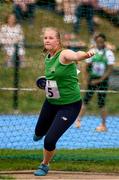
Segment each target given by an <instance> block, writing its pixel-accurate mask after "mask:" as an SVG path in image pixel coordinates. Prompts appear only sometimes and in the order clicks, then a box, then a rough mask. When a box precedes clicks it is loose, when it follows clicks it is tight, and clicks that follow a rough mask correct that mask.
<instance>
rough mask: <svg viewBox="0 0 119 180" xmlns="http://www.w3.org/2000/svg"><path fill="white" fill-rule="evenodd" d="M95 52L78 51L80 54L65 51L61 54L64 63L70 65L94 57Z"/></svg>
mask: <svg viewBox="0 0 119 180" xmlns="http://www.w3.org/2000/svg"><path fill="white" fill-rule="evenodd" d="M94 54H95V53H94V51H91V50H90V51H88V52H84V51H78V52H74V51H72V50H69V49H67V50H63V51H62V52H61V56H60V60H61V61H63V62H64V63H65V62H66V63H68V62H69V61H81V60H84V59H87V58H90V57H92V56H93V55H94Z"/></svg>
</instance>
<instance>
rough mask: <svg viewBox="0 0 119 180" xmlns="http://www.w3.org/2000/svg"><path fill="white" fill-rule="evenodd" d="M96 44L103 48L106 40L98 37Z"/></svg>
mask: <svg viewBox="0 0 119 180" xmlns="http://www.w3.org/2000/svg"><path fill="white" fill-rule="evenodd" d="M96 45H97V48H98V49H103V48H104V47H105V40H104V39H103V38H102V37H98V38H97V39H96Z"/></svg>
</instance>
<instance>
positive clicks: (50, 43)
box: [43, 30, 60, 51]
mask: <svg viewBox="0 0 119 180" xmlns="http://www.w3.org/2000/svg"><path fill="white" fill-rule="evenodd" d="M43 41H44V47H45V49H46V50H48V51H55V50H56V49H58V48H59V44H60V43H59V39H58V38H57V36H56V32H55V31H53V30H47V31H45V33H44V39H43Z"/></svg>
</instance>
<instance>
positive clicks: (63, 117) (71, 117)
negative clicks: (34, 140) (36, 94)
mask: <svg viewBox="0 0 119 180" xmlns="http://www.w3.org/2000/svg"><path fill="white" fill-rule="evenodd" d="M81 106H82V101H81V100H80V101H78V102H75V103H72V104H68V105H53V104H50V103H49V102H48V101H47V100H45V102H44V104H43V107H42V110H41V113H40V115H39V118H38V122H37V124H36V128H35V134H36V136H42V137H43V136H45V135H46V136H45V139H44V148H45V149H46V150H48V151H53V150H54V149H55V147H56V143H57V141H58V139H59V138H60V137H61V136H62V135H63V134H64V132H65V131H66V130H67V129H68V128H69V127H70V126H71V125H72V124H73V123H74V121H75V120H76V118H77V116H78V114H79V112H80V109H81Z"/></svg>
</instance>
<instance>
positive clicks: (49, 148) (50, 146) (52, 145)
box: [44, 136, 56, 151]
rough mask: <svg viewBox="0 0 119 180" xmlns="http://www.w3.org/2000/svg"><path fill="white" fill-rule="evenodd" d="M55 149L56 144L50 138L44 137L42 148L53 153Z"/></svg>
mask: <svg viewBox="0 0 119 180" xmlns="http://www.w3.org/2000/svg"><path fill="white" fill-rule="evenodd" d="M55 147H56V142H54V141H53V140H52V138H49V137H47V136H46V137H45V139H44V148H45V149H46V150H47V151H53V150H54V149H55Z"/></svg>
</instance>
